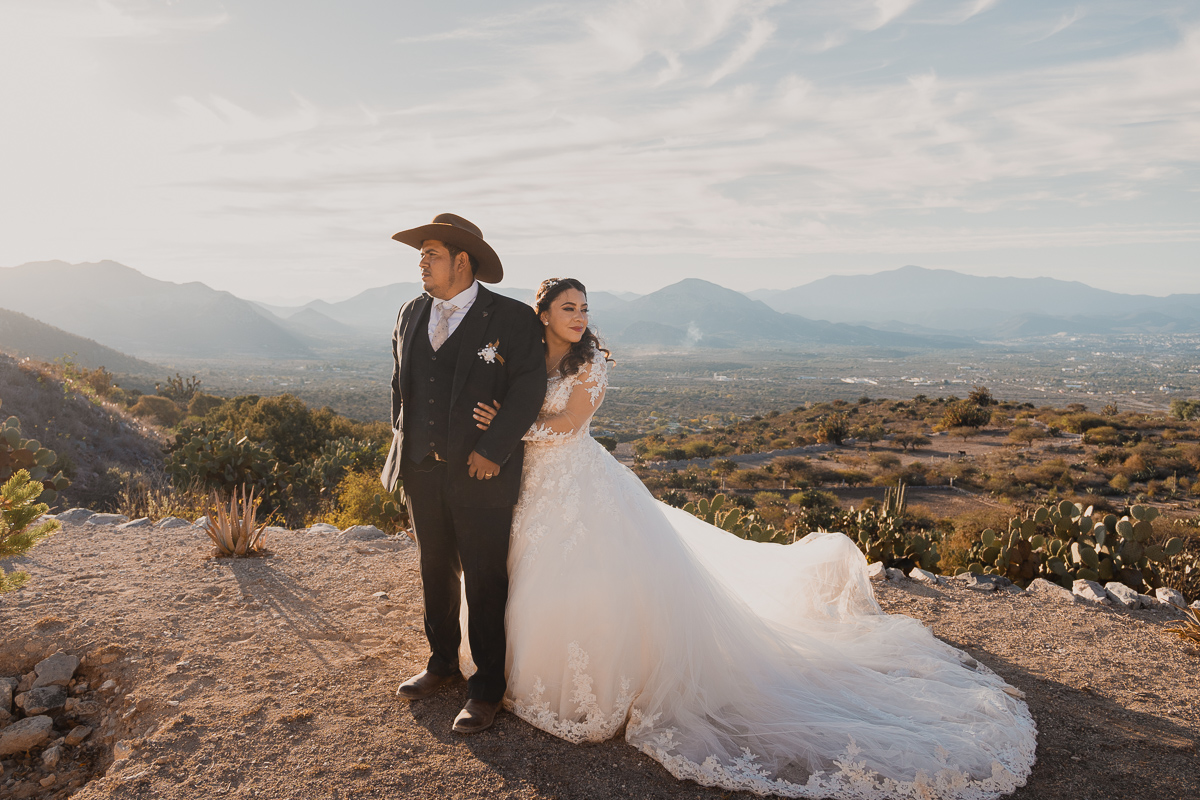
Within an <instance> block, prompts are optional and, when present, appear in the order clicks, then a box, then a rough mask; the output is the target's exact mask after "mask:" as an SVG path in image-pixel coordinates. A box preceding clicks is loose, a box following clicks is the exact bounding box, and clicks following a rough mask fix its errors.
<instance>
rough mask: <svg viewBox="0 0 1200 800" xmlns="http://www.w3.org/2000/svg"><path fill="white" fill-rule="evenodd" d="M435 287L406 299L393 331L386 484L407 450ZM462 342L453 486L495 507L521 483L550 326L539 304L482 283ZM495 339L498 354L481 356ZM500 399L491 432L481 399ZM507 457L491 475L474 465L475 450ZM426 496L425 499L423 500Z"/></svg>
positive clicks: (475, 502) (462, 328) (469, 502)
mask: <svg viewBox="0 0 1200 800" xmlns="http://www.w3.org/2000/svg"><path fill="white" fill-rule="evenodd" d="M432 300H433V298H431V297H430V296H429V295H428V294H423V295H421V296H420V297H418V298H416V299H415V300H412V301H410V302H408V303H405V304H404V307H403V308H401V309H400V315H399V316H398V317H397V319H396V329H395V331H394V332H393V333H392V359H393V368H392V429H393V431H394V435H393V437H392V448H391V451H390V452H389V453H388V458H387V463H386V464H384V467H383V475H382V476H381V477H382V480H383V485H384V487H386V488H387V489H388V490H389V491H391V490H393V489H395V487H396V483H397V481H398V480H399V478H400V463H401V458H402V456H403V452H404V392H405V390H406V388H407V387H408V386H410V383H409V380H410V376H409V372H410V370H409V368H408V367H409V364H410V362H409V361H408V360H407V359H406V355H407V354H408V353H410V352H411V351H412V342H413V337H414V336H427V335H428V331H427V330H425V329H424V326H423V325H421V324H420V320H421V315H422V314H423V313H424V312H425V309H426V308H427V307H428V305H429V304H430V303H431V302H432ZM459 332H461V337H462V341H461V344H460V350H459V353H458V363H457V364H456V365H455V369H454V385H453V388H452V390H451V395H450V427H449V428H448V430H447V433H448V437H449V452H447V453H443V454H442V455H443V456H444V457H445V458H446V461H447V462H448V463H447V467H448V469H449V478H450V485H451V490H452V491H453V492H454V493H455V494H456V495H457V497H458V500H459V501H460V502H461V503H462V505H466V506H476V507H481V508H491V507H498V506H511V505H515V504H516V502H517V494H518V493H519V492H520V490H521V466H522V463H523V461H524V455H525V447H524V442H522V441H521V437H522V436H524V435H525V433H526V431H528V430H529V427H530V426H531V425H532V424H533V423H534V421H535V420H536V419H537V415H538V412H539V411H540V410H541V408H542V400H543V399H545V396H546V356H545V348H544V346H543V344H542V326H541V324H540V323H539V322H538V319H537V315H536V314H534V312H533V309H532V308H530V307H529V306H527V305H525V304H524V303H520V302H518V301H516V300H513V299H512V298H510V297H505V296H504V295H500V294H496V293H495V292H492V291H489V290H488V289H485V288H484V287H483V285H482V284H481V285H480V287H479V294H478V295H477V296H476V298H475V302H474V304H472V306H471V308H470V310H469V311H467V314H466V316H465V317H464V318H463V320H462V322H460V323H459ZM489 344H495V346H496V356H497V357H495V358H492V359H491V360H490V361H489V360H488V359H487V358H486V357H485V355H481V351H482V350H483V348H484V347H485V346H486V345H489ZM493 400H499V401H500V405H501V408H500V411H499V413H497V414H496V418H495V419H494V420H492V424H491V426H490V427H489V428H488V429H487V430H486V431H481V430H479V428H477V427H475V418H474V417H473V416H472V412H473V411H474V409H475V404H476V403H481V402H482V403H491V402H492V401H493ZM472 450H474V451H475V452H477V453H479V455H481V456H483V457H484V458H486V459H488V460H489V461H494V462H496V463H497V464H500V465H501V467H500V473H499V474H498V475H497V476H496V477H494V478H490V479H487V480H479V479H477V478H472V477H471V476H470V474H469V473H468V471H467V457H468V456H469V455H470V454H471V451H472ZM418 502H419V500H418Z"/></svg>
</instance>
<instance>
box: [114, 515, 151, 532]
mask: <svg viewBox="0 0 1200 800" xmlns="http://www.w3.org/2000/svg"><path fill="white" fill-rule="evenodd" d="M148 527H150V518H149V517H139V518H137V519H131V520H129V522H122V523H121V524H120V525H118V526H117V530H119V531H130V530H136V529H138V528H148Z"/></svg>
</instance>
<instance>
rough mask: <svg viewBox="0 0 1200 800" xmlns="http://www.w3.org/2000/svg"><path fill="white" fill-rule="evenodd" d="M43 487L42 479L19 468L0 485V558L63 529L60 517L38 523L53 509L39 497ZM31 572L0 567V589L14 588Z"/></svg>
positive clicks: (25, 549)
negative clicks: (41, 517)
mask: <svg viewBox="0 0 1200 800" xmlns="http://www.w3.org/2000/svg"><path fill="white" fill-rule="evenodd" d="M43 491H45V490H44V488H43V486H42V483H41V482H40V481H36V480H34V479H33V478H31V477H30V476H29V471H28V470H25V469H19V470H17V471H16V472H15V473H13V474H12V475H11V476H10V477H9V478H8V479H7V480H6V481H5V482H4V484H3V486H0V559H5V558H12V557H14V556H21V555H24V554H25V553H27V552H29V550H30V548H32V547H34V546H36V545H37V544H39V543H40V542H41V541H43V540H44V539H46V537H48V536H50V535H51V534H53V533H56V532H57V531H59V530H61V529H62V523H60V522H58V521H57V520H50V521H48V522H42V523H35V520H37V519H38V517H40V516H42V515H43V514H45V513H46V512H47V511H49V510H50V507H49V506H48V505H46V504H45V503H39V502H38V498H39V497H40V496H41V495H42V493H43ZM28 580H29V573H26V572H20V571H14V572H12V573H6V572H5V571H4V568H3V567H0V593H3V592H7V591H11V590H12V589H16V588H18V587H20V586H22V585H24V584H25V583H26V581H28Z"/></svg>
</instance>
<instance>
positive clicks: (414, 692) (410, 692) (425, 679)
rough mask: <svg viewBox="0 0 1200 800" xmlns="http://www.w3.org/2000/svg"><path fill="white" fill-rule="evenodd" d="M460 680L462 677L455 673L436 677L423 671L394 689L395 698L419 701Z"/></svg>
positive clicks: (434, 674) (427, 671)
mask: <svg viewBox="0 0 1200 800" xmlns="http://www.w3.org/2000/svg"><path fill="white" fill-rule="evenodd" d="M461 680H462V675H460V674H458V673H455V674H453V675H438V674H436V673H433V672H430V671H429V670H423V671H422V672H421V674H419V675H414V676H413V677H411V678H409V679H408V680H406V681H405V682H404V683H402V684H400V685H399V686H397V687H396V696H397V697H403V698H404V699H405V700H421V699H422V698H425V697H429V696H430V695H431V694H433V693H435V692H437V691H438V690H439V689H441V688H443V687H445V686H449V685H450V684H452V683H458V682H459V681H461Z"/></svg>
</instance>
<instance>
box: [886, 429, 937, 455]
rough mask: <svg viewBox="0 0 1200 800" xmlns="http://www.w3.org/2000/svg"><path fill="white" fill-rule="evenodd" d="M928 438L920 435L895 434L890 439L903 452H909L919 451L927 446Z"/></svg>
mask: <svg viewBox="0 0 1200 800" xmlns="http://www.w3.org/2000/svg"><path fill="white" fill-rule="evenodd" d="M929 441H930V440H929V437H928V436H925V435H923V434H920V433H897V434H896V435H895V436H893V437H892V443H893V444H898V445H900V449H901V450H902V451H904V452H906V453H907V452H908V451H909V450H920V449H921V448H922V447H928V446H929Z"/></svg>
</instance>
